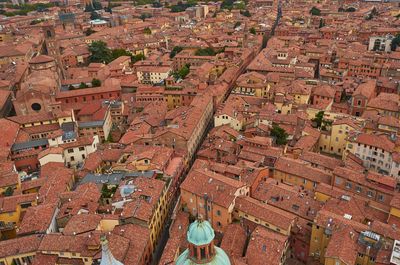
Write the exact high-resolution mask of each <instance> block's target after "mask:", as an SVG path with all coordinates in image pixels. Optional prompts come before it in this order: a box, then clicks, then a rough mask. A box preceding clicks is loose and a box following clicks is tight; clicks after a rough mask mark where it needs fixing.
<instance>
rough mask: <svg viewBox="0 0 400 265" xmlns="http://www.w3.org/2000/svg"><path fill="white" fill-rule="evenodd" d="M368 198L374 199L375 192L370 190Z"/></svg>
mask: <svg viewBox="0 0 400 265" xmlns="http://www.w3.org/2000/svg"><path fill="white" fill-rule="evenodd" d="M367 196H368V197H370V198H371V197H373V196H374V192H373V191H370V190H369V191H367Z"/></svg>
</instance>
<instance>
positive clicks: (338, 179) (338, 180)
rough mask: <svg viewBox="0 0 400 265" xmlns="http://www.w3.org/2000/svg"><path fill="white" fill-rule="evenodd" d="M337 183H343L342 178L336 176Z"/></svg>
mask: <svg viewBox="0 0 400 265" xmlns="http://www.w3.org/2000/svg"><path fill="white" fill-rule="evenodd" d="M335 183H336V184H337V185H340V184H342V178H339V177H336V178H335Z"/></svg>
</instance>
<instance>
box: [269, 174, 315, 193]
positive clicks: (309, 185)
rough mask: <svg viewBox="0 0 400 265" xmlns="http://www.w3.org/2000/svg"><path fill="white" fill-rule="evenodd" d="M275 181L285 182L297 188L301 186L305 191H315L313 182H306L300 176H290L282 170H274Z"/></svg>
mask: <svg viewBox="0 0 400 265" xmlns="http://www.w3.org/2000/svg"><path fill="white" fill-rule="evenodd" d="M273 176H274V179H277V180H283V181H284V182H286V183H290V184H293V185H296V186H300V185H302V186H303V187H304V188H305V189H308V190H313V189H314V183H313V182H312V181H309V180H306V179H304V178H302V177H299V176H295V175H291V174H288V173H286V172H282V171H280V170H276V169H275V170H274V174H273Z"/></svg>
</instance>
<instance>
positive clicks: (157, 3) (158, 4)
mask: <svg viewBox="0 0 400 265" xmlns="http://www.w3.org/2000/svg"><path fill="white" fill-rule="evenodd" d="M152 6H153V7H156V8H158V7H162V4H161V3H160V2H159V1H155V2H153V4H152Z"/></svg>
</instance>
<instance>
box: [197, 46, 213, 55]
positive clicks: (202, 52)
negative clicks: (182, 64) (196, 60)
mask: <svg viewBox="0 0 400 265" xmlns="http://www.w3.org/2000/svg"><path fill="white" fill-rule="evenodd" d="M216 54H217V53H216V52H215V50H214V49H213V48H211V47H207V48H204V49H201V48H200V49H197V50H196V52H195V53H194V55H196V56H214V55H216Z"/></svg>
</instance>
